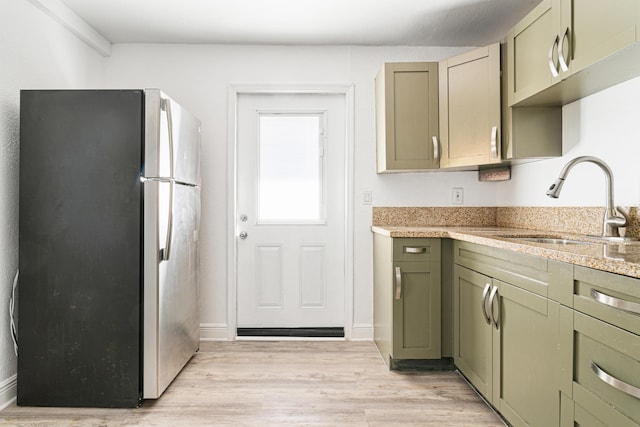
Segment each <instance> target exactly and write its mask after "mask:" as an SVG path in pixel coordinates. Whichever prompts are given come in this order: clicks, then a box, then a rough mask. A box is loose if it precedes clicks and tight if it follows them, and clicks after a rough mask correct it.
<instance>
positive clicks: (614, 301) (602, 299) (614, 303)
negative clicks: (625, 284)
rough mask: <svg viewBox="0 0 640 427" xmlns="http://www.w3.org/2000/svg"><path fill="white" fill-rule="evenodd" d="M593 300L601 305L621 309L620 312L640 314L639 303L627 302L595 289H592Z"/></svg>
mask: <svg viewBox="0 0 640 427" xmlns="http://www.w3.org/2000/svg"><path fill="white" fill-rule="evenodd" d="M591 298H593V299H594V300H595V301H596V302H599V303H600V304H604V305H608V306H609V307H613V308H619V309H620V310H624V311H628V312H630V313H635V314H640V304H638V303H637V302H631V301H625V300H623V299H620V298H616V297H612V296H610V295H607V294H603V293H602V292H598V291H596V290H595V289H591Z"/></svg>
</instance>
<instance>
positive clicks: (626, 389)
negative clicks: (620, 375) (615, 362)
mask: <svg viewBox="0 0 640 427" xmlns="http://www.w3.org/2000/svg"><path fill="white" fill-rule="evenodd" d="M591 369H593V372H595V373H596V375H597V376H598V378H600V379H601V380H602V381H603V382H605V383H607V384H609V385H610V386H611V387H613V388H615V389H618V390H620V391H621V392H623V393H626V394H628V395H629V396H633V397H635V398H636V399H640V388H638V387H635V386H632V385H631V384H627V383H625V382H624V381H621V380H619V379H617V378H616V377H614V376H612V375H610V374H608V373H606V372H605V371H604V370H602V368H601V367H600V366H598V364H597V363H596V362H591Z"/></svg>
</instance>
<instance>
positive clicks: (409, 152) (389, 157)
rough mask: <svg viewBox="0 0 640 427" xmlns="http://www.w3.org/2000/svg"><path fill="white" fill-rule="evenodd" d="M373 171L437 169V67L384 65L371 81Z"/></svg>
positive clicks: (421, 63)
mask: <svg viewBox="0 0 640 427" xmlns="http://www.w3.org/2000/svg"><path fill="white" fill-rule="evenodd" d="M375 92H376V138H377V171H378V173H384V172H411V171H424V170H430V169H437V168H438V153H437V149H438V147H437V139H438V136H439V132H438V64H437V63H436V62H396V63H386V64H384V66H383V67H382V69H381V70H380V72H379V73H378V75H377V76H376V79H375Z"/></svg>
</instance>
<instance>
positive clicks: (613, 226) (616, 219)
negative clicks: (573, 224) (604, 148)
mask: <svg viewBox="0 0 640 427" xmlns="http://www.w3.org/2000/svg"><path fill="white" fill-rule="evenodd" d="M582 162H591V163H595V164H596V165H598V166H600V169H602V171H603V172H604V176H605V179H606V206H605V212H604V219H603V221H602V237H620V231H619V228H620V227H626V226H627V225H628V224H629V217H628V216H627V214H626V213H625V212H623V211H622V209H620V208H619V207H618V208H617V207H616V206H615V204H614V203H613V172H611V168H609V166H608V165H607V164H606V163H605V162H604V161H602V160H601V159H599V158H597V157H593V156H580V157H576V158H575V159H573V160H571V161H569V163H567V164H566V165H565V166H564V168H562V171H560V176H559V177H558V179H556V180H555V182H554V183H553V184H551V187H549V190H548V191H547V196H549V197H551V198H554V199H557V198H558V196H559V195H560V190H561V189H562V185H563V184H564V181H565V179H566V178H567V174H568V173H569V171H570V170H571V168H573V167H574V166H575V165H577V164H578V163H582Z"/></svg>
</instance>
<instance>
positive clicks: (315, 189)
mask: <svg viewBox="0 0 640 427" xmlns="http://www.w3.org/2000/svg"><path fill="white" fill-rule="evenodd" d="M258 117H259V140H258V145H259V159H258V168H259V172H258V221H259V222H262V223H265V222H267V223H292V222H293V223H318V222H321V221H322V220H323V219H324V213H323V210H324V209H323V205H322V199H323V197H322V194H323V185H322V175H323V170H322V169H323V148H322V142H323V138H322V134H321V132H322V124H321V123H322V118H323V116H322V114H306V113H305V114H274V113H260V114H259V116H258Z"/></svg>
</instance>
